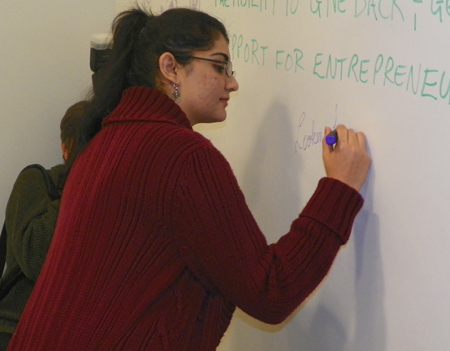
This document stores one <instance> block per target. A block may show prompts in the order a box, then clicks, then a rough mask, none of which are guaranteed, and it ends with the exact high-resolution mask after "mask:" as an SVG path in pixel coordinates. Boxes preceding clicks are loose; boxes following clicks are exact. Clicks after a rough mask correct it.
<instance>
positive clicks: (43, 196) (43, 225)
mask: <svg viewBox="0 0 450 351" xmlns="http://www.w3.org/2000/svg"><path fill="white" fill-rule="evenodd" d="M63 171H64V166H63V165H58V166H55V167H53V168H51V169H50V170H48V171H47V172H49V174H50V175H51V177H52V179H53V181H54V183H55V184H58V183H59V177H60V174H61V173H62V172H63ZM59 201H60V200H59V198H58V199H57V200H52V199H51V198H50V195H49V194H48V191H47V186H46V182H45V180H44V177H43V175H42V173H41V172H40V171H39V170H38V169H37V168H30V169H27V170H25V171H24V172H22V173H21V174H20V175H19V176H18V177H17V180H16V182H15V183H14V186H13V190H12V192H11V195H10V197H9V200H8V204H7V206H6V214H5V223H6V230H7V233H8V236H7V238H8V239H7V251H6V269H5V272H4V274H3V276H2V278H1V286H2V289H1V290H0V297H1V300H0V332H7V333H13V332H14V330H15V328H16V326H17V323H18V321H19V318H20V316H21V314H22V311H23V309H24V307H25V304H26V302H27V300H28V298H29V296H30V294H31V291H32V289H33V287H34V284H35V282H36V279H37V277H38V275H39V272H40V271H41V268H42V265H43V263H44V260H45V257H46V255H47V251H48V248H49V246H50V242H51V239H52V236H53V232H54V230H55V225H56V218H57V214H58V210H59Z"/></svg>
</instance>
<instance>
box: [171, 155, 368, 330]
mask: <svg viewBox="0 0 450 351" xmlns="http://www.w3.org/2000/svg"><path fill="white" fill-rule="evenodd" d="M177 198H178V204H179V206H177V214H176V215H175V216H176V220H175V223H176V226H177V228H176V229H175V230H176V232H177V233H178V235H177V240H178V245H179V250H180V253H181V256H182V257H183V259H184V260H185V262H186V264H187V265H188V266H189V268H190V269H191V271H192V272H193V274H194V275H195V276H196V277H197V279H199V280H200V281H201V282H202V283H203V284H204V285H205V286H206V287H207V288H208V289H211V290H213V291H216V292H218V293H220V294H221V295H222V296H223V297H224V298H225V299H227V300H229V301H231V302H232V303H233V304H235V305H236V306H238V307H239V308H241V309H242V310H243V311H245V312H246V313H248V314H249V315H251V316H253V317H254V318H257V319H259V320H261V321H264V322H266V323H272V324H275V323H280V322H282V321H283V320H285V319H286V318H287V317H288V316H289V315H290V314H291V313H292V312H293V311H294V310H295V309H296V308H297V307H298V306H299V305H300V304H301V303H302V301H303V300H304V299H305V298H307V297H308V296H309V295H310V294H311V292H313V291H314V289H315V288H316V287H317V286H318V285H319V283H320V282H321V281H322V280H323V278H324V277H325V276H326V274H327V273H328V271H329V269H330V267H331V265H332V263H333V260H334V258H335V256H336V254H337V252H338V250H339V248H340V246H341V245H342V244H344V243H346V242H347V240H348V238H349V236H350V231H351V228H352V225H353V221H354V218H355V216H356V214H357V213H358V211H359V210H360V208H361V206H362V203H363V200H362V197H361V196H360V194H359V193H358V192H357V191H355V190H354V189H352V188H350V187H348V186H347V185H345V184H343V183H341V182H339V181H337V180H333V179H330V178H323V179H321V180H320V181H319V184H318V187H317V189H316V191H315V192H314V194H313V195H312V197H311V199H310V200H309V202H308V203H307V205H306V206H305V208H304V209H303V211H302V212H301V213H300V215H299V217H298V218H297V219H296V220H295V221H294V222H293V223H292V225H291V227H290V231H289V232H288V233H287V234H285V235H284V236H282V237H281V238H280V239H279V240H278V242H277V243H275V244H272V245H268V244H267V241H266V239H265V237H264V235H263V233H262V232H261V231H260V229H259V227H258V225H257V223H256V222H255V219H254V217H253V216H252V214H251V212H250V210H249V208H248V207H247V205H246V202H245V199H244V195H243V194H242V192H241V190H240V188H239V186H238V184H237V181H236V178H235V176H234V175H233V172H232V170H231V168H230V166H229V164H228V162H227V161H226V160H225V158H224V157H223V156H222V155H221V154H220V153H219V152H218V151H217V150H215V149H201V150H197V151H196V152H194V153H192V155H191V157H190V158H189V161H188V163H187V166H186V169H185V173H184V174H183V177H182V180H181V181H180V182H179V189H178V192H177Z"/></svg>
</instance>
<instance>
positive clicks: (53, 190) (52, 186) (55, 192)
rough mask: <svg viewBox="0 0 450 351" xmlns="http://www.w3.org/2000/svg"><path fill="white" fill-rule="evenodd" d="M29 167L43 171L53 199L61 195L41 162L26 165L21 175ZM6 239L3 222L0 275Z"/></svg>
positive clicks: (3, 262)
mask: <svg viewBox="0 0 450 351" xmlns="http://www.w3.org/2000/svg"><path fill="white" fill-rule="evenodd" d="M29 168H37V169H39V170H40V171H41V173H42V175H43V176H44V180H45V185H46V188H47V192H48V195H49V196H50V198H51V199H52V200H56V199H58V198H59V197H60V195H59V191H58V188H57V187H56V185H55V182H54V181H53V179H52V177H51V176H50V174H49V173H48V172H47V170H46V169H45V168H44V167H43V166H41V165H39V164H32V165H29V166H26V167H25V168H24V169H22V170H21V171H20V173H19V175H20V174H21V173H22V172H24V171H25V170H27V169H29ZM6 239H7V233H6V224H5V222H3V227H2V233H1V235H0V276H2V275H3V271H4V269H5V263H6Z"/></svg>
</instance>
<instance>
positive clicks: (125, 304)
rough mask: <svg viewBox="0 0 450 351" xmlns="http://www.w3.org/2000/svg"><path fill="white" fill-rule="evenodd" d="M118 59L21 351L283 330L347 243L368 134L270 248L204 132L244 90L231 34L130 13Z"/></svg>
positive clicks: (344, 148)
mask: <svg viewBox="0 0 450 351" xmlns="http://www.w3.org/2000/svg"><path fill="white" fill-rule="evenodd" d="M112 50H113V53H112V57H111V62H110V63H109V67H108V69H107V70H106V72H107V73H106V74H105V75H104V76H103V77H102V80H103V81H102V84H103V85H102V87H101V89H99V92H100V93H99V94H98V95H96V96H95V97H94V98H93V101H92V105H91V108H90V110H89V111H88V113H87V115H86V116H85V121H84V122H85V123H84V128H83V132H82V133H81V135H80V140H79V141H78V142H77V144H76V145H77V146H82V149H79V150H78V152H79V154H78V157H77V159H76V161H75V162H74V164H73V166H72V168H71V172H70V174H69V177H68V179H67V182H66V186H65V189H64V193H63V197H62V200H61V209H60V213H59V218H58V224H57V228H56V232H55V234H54V238H53V241H52V244H51V248H50V251H49V254H48V257H47V260H46V262H45V264H44V267H43V269H42V273H41V275H40V277H39V279H38V281H37V284H36V286H35V289H34V291H33V293H32V296H31V298H30V301H29V303H28V305H27V307H26V309H25V312H24V314H23V317H22V319H21V321H20V322H19V325H18V328H17V330H16V332H15V334H14V335H13V339H12V341H11V343H10V348H9V350H13V351H14V350H20V351H23V350H27V351H33V350H41V351H48V350H60V351H66V350H83V351H84V350H102V351H111V350H126V351H134V350H152V351H158V350H171V351H183V350H186V351H194V350H195V351H204V350H208V351H210V350H215V349H216V347H217V345H218V344H219V342H220V339H221V337H222V336H223V334H224V332H225V330H226V329H227V327H228V325H229V323H230V320H231V317H232V314H233V311H234V309H235V307H236V306H238V307H240V308H241V309H242V310H244V311H245V312H247V313H248V314H250V315H252V316H253V317H255V318H258V319H259V320H261V321H264V322H267V323H280V322H282V321H283V320H284V319H285V318H286V317H288V316H289V315H290V314H291V313H292V312H293V311H294V310H295V309H296V308H297V307H298V306H299V304H300V303H301V302H302V301H303V300H304V299H305V298H306V297H307V296H308V295H309V294H310V293H311V292H312V291H313V290H314V289H315V288H316V287H317V285H318V284H319V283H320V282H321V281H322V279H323V278H324V277H325V275H326V274H327V272H328V270H329V268H330V266H331V264H332V262H333V260H334V258H335V256H336V254H337V252H338V251H339V248H340V247H341V245H343V244H345V243H346V242H347V240H348V237H349V235H350V231H351V227H352V224H353V220H354V218H355V216H356V214H357V213H358V211H359V209H360V208H361V206H362V203H363V200H362V198H361V196H360V194H359V193H358V190H359V189H360V188H361V186H362V185H363V183H364V181H365V178H366V174H367V171H368V168H369V165H370V158H369V156H368V155H367V152H366V148H365V137H364V135H363V134H362V133H355V132H354V131H352V130H349V129H346V128H345V127H344V126H339V127H338V128H337V133H338V137H339V142H338V143H337V145H336V147H335V148H333V147H330V146H327V145H326V144H325V143H324V144H323V158H324V163H325V169H326V172H327V177H326V178H323V179H321V180H320V181H319V183H318V187H317V189H316V191H315V192H314V194H313V196H312V197H311V199H310V200H309V202H308V204H307V205H306V206H305V208H304V209H303V211H302V212H301V214H300V215H299V216H298V218H297V219H295V220H294V221H293V223H292V225H291V228H290V231H289V232H288V233H286V234H285V235H284V236H283V237H281V238H280V240H279V241H278V242H277V243H275V244H272V245H268V244H267V242H266V239H265V237H264V235H263V234H262V233H261V231H260V229H259V228H258V225H257V224H256V222H255V220H254V218H253V216H252V214H251V213H250V211H249V209H248V207H247V205H246V202H245V199H244V195H243V194H242V192H241V190H240V188H239V186H238V183H237V181H236V178H235V176H234V175H233V172H232V170H231V168H230V165H229V164H228V162H227V161H226V160H225V158H224V157H223V155H222V154H221V153H220V152H219V151H218V150H217V149H216V148H215V147H214V146H213V145H212V144H211V143H210V142H209V141H208V140H207V139H205V138H204V137H203V136H202V135H200V134H199V133H196V132H194V131H193V130H192V126H193V125H194V124H196V123H210V122H218V121H223V120H224V119H225V118H226V111H225V108H226V106H227V104H228V100H229V98H230V93H231V92H233V91H236V90H237V89H238V83H237V81H236V79H235V76H234V72H233V70H232V65H231V62H230V52H229V48H228V36H227V33H226V30H225V28H224V26H223V25H222V23H220V22H219V21H218V20H217V19H215V18H213V17H211V16H209V15H207V14H205V13H202V12H199V11H194V10H189V9H172V10H168V11H166V12H164V13H163V14H161V15H159V16H154V15H152V14H148V13H146V12H144V11H143V10H140V9H136V10H130V11H127V12H124V13H121V14H120V15H119V16H118V17H117V18H116V20H115V21H114V23H113V49H112ZM329 131H330V130H329V128H327V129H326V132H329Z"/></svg>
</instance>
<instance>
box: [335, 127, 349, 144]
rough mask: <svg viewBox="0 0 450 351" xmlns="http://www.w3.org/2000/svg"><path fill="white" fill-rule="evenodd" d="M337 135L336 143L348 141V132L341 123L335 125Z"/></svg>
mask: <svg viewBox="0 0 450 351" xmlns="http://www.w3.org/2000/svg"><path fill="white" fill-rule="evenodd" d="M336 131H337V135H338V144H339V143H347V142H348V132H347V128H346V127H345V126H344V125H343V124H339V125H338V126H337V127H336Z"/></svg>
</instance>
